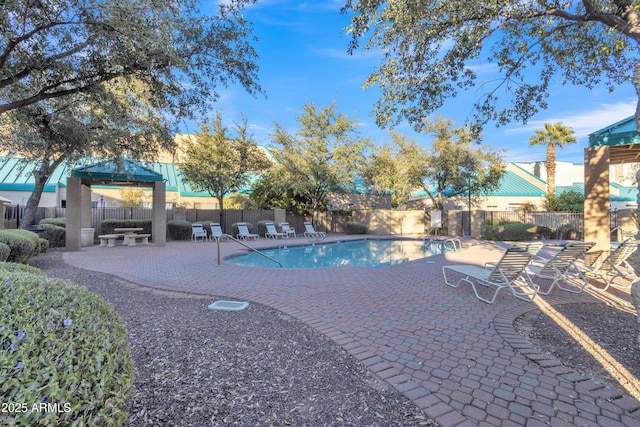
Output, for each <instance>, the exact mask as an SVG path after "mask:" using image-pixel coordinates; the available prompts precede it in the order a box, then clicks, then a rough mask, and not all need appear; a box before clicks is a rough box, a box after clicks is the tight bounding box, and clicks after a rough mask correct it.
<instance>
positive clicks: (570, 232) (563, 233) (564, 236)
mask: <svg viewBox="0 0 640 427" xmlns="http://www.w3.org/2000/svg"><path fill="white" fill-rule="evenodd" d="M553 238H554V239H559V240H582V234H581V233H580V232H579V231H578V229H576V227H575V226H573V225H571V224H564V225H561V226H560V227H558V228H557V229H556V230H555V231H554V232H553Z"/></svg>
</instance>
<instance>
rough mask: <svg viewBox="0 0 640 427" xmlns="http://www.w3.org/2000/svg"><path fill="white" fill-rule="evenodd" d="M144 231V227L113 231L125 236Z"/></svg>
mask: <svg viewBox="0 0 640 427" xmlns="http://www.w3.org/2000/svg"><path fill="white" fill-rule="evenodd" d="M142 230H144V228H142V227H130V228H114V229H113V231H115V232H116V233H122V234H124V235H125V236H126V235H128V234H135V233H137V232H138V231H142Z"/></svg>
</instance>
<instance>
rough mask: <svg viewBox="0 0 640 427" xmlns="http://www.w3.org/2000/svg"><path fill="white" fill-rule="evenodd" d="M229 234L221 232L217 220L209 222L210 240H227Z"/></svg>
mask: <svg viewBox="0 0 640 427" xmlns="http://www.w3.org/2000/svg"><path fill="white" fill-rule="evenodd" d="M229 237H230V236H229V235H228V234H225V233H223V232H222V227H220V224H219V223H217V222H212V223H211V236H209V238H210V239H211V240H229Z"/></svg>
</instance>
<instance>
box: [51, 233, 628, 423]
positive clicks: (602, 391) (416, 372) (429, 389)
mask: <svg viewBox="0 0 640 427" xmlns="http://www.w3.org/2000/svg"><path fill="white" fill-rule="evenodd" d="M362 237H363V236H346V235H342V234H332V235H329V236H327V239H325V241H332V240H347V239H359V238H362ZM366 237H367V238H376V237H377V236H366ZM381 237H388V236H381ZM247 243H248V244H249V245H251V246H252V247H255V248H265V247H273V246H280V245H295V244H308V243H309V240H308V239H306V238H303V237H298V238H296V239H293V238H291V239H286V240H277V241H274V240H267V239H264V238H260V240H258V241H249V242H247ZM476 243H477V242H476ZM216 248H217V245H216V243H213V242H202V241H198V242H195V243H194V242H190V241H181V242H168V243H167V244H166V245H165V246H162V247H155V246H153V245H149V246H135V247H127V246H118V247H114V248H107V247H99V246H92V247H86V248H82V250H81V251H75V252H65V253H64V255H63V258H64V260H65V261H66V262H67V263H69V264H71V265H73V266H76V267H80V268H85V269H88V270H94V271H100V272H105V273H110V274H113V275H115V276H118V277H121V278H123V279H126V280H129V281H131V282H134V283H137V284H140V285H143V286H149V287H152V288H156V289H162V290H170V291H178V292H190V293H196V294H203V295H211V296H217V297H221V298H224V299H237V300H243V301H249V302H255V303H260V304H265V305H267V306H270V307H273V308H275V309H277V310H280V311H282V312H285V313H287V314H289V315H291V316H295V317H296V318H298V319H299V320H301V321H303V322H305V323H307V324H308V325H310V326H312V327H313V328H315V329H316V330H318V331H319V332H321V333H323V334H326V335H327V336H329V337H331V338H332V339H333V340H334V341H335V342H336V343H337V344H338V345H340V346H342V347H343V348H344V349H345V350H347V351H348V352H349V353H350V354H352V355H353V356H354V357H355V358H356V359H358V360H359V361H361V363H363V364H364V365H366V366H367V367H368V368H369V369H370V371H371V372H373V373H374V374H376V375H377V376H378V377H379V378H381V379H383V380H385V381H386V382H387V383H388V384H390V385H392V386H393V387H395V388H396V389H397V390H398V391H400V392H401V393H403V394H404V395H405V396H407V397H408V398H410V399H411V400H412V401H413V402H415V404H416V405H417V406H418V407H420V408H422V409H423V410H424V411H425V413H426V414H427V415H428V416H429V417H431V418H433V419H435V420H436V421H437V422H438V423H439V424H440V425H441V426H443V427H448V426H524V425H526V426H546V425H553V426H578V425H580V426H582V425H584V426H638V425H640V401H638V400H637V399H635V398H633V397H631V396H629V395H626V394H621V393H620V392H617V391H615V390H612V389H611V388H609V387H606V386H604V385H603V384H602V383H599V382H598V381H596V380H593V379H590V378H588V377H584V376H581V375H579V374H578V373H576V372H574V371H573V370H572V369H570V368H567V367H566V366H563V365H562V364H561V363H560V361H558V360H557V359H555V358H554V357H553V356H550V355H548V354H543V353H540V352H539V351H537V350H536V349H534V348H532V347H531V345H530V344H529V343H528V341H527V340H526V339H524V338H523V337H522V336H520V335H519V334H518V333H517V332H516V331H515V330H514V327H513V322H514V319H516V317H518V316H519V315H521V314H523V313H525V312H527V311H529V310H533V309H536V308H538V305H536V304H532V303H529V302H526V301H521V300H518V299H516V298H514V297H513V295H512V294H511V293H510V292H509V291H508V290H502V291H500V293H499V294H498V297H497V298H496V301H495V302H494V303H493V304H491V305H489V304H486V303H483V302H481V301H479V300H478V299H477V298H476V297H475V296H474V294H473V291H472V289H471V287H469V286H460V287H459V288H455V289H454V288H451V287H449V286H445V285H444V281H443V278H442V266H443V265H447V264H453V263H468V264H477V265H482V264H483V263H484V262H485V261H496V260H498V259H499V258H500V256H501V255H502V253H503V251H504V248H505V245H503V244H499V243H487V242H482V243H481V244H474V245H472V246H470V247H465V248H464V249H463V250H462V251H460V252H449V253H445V254H442V255H436V256H433V257H430V258H425V259H420V260H416V261H410V262H406V263H402V264H397V265H394V266H391V267H386V268H381V269H372V268H363V267H349V266H345V267H335V268H332V267H330V268H318V269H279V268H257V267H243V266H239V265H233V264H229V263H225V262H224V260H223V261H222V263H221V265H218V264H217V249H216ZM220 248H221V256H222V258H224V257H226V256H229V255H232V254H236V253H238V252H242V251H244V250H245V249H244V248H243V247H242V246H240V245H239V244H237V243H235V242H222V243H221V244H220ZM544 250H553V249H550V248H545V249H543V251H544ZM538 298H539V299H540V300H542V301H544V302H547V303H549V304H551V305H554V304H560V303H568V302H603V301H607V302H609V303H613V304H621V305H623V306H624V307H626V308H627V309H629V307H631V308H632V306H631V304H630V303H629V301H630V298H629V292H628V290H619V289H617V288H615V289H614V288H610V289H609V291H608V292H599V291H596V290H591V289H589V288H587V291H585V292H583V293H581V294H571V293H567V292H563V291H560V290H558V289H555V290H554V291H553V292H552V293H551V294H550V295H547V296H544V295H539V296H538V297H537V298H536V300H538ZM614 333H615V332H614ZM634 333H636V332H634ZM635 381H637V379H635Z"/></svg>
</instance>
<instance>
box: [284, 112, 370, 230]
mask: <svg viewBox="0 0 640 427" xmlns="http://www.w3.org/2000/svg"><path fill="white" fill-rule="evenodd" d="M297 121H298V125H299V128H298V130H297V132H296V133H295V134H291V133H289V132H288V131H287V130H286V129H284V128H283V127H282V126H281V125H279V124H278V123H276V124H275V130H274V132H273V134H272V139H273V142H274V143H276V144H277V145H278V146H279V149H278V150H276V152H275V153H276V154H275V155H276V158H277V160H278V162H279V164H280V165H281V166H282V168H283V171H282V174H281V176H284V177H286V179H287V180H288V182H289V186H290V188H292V190H293V193H294V194H297V195H302V196H303V198H305V199H307V200H310V201H311V206H312V209H313V212H314V222H315V221H317V213H318V211H319V209H320V207H321V206H322V204H323V202H324V201H325V199H326V197H327V195H328V194H329V193H331V192H336V193H341V192H346V191H348V190H349V189H352V188H353V187H354V186H355V183H356V173H357V171H358V166H359V163H360V161H361V159H362V158H363V155H364V154H365V152H366V150H367V149H368V147H369V146H370V142H369V140H367V139H366V138H362V137H361V136H360V135H359V133H358V131H357V124H356V121H355V120H353V119H351V118H349V117H348V116H346V115H345V114H342V113H338V111H337V107H336V105H335V103H333V104H331V105H329V106H323V107H322V108H320V109H318V108H316V106H315V105H314V104H313V103H309V104H306V105H304V107H303V108H302V113H301V114H300V115H299V116H298V117H297Z"/></svg>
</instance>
